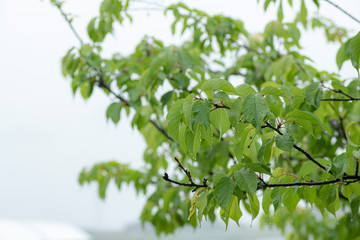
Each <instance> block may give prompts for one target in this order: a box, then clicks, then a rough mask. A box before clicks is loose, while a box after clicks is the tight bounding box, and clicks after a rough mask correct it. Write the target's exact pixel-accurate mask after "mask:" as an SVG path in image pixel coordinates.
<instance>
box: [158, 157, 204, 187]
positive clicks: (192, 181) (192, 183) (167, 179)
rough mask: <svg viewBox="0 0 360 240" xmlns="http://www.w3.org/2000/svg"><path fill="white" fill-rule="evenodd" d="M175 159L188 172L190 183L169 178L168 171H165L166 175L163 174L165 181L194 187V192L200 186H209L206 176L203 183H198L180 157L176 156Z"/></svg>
mask: <svg viewBox="0 0 360 240" xmlns="http://www.w3.org/2000/svg"><path fill="white" fill-rule="evenodd" d="M175 161H176V162H177V163H178V167H179V168H180V169H181V170H182V171H183V172H184V173H185V174H186V176H187V178H188V179H189V182H190V183H182V182H178V181H175V180H172V179H170V178H169V175H168V174H167V173H166V172H165V173H164V176H163V179H164V180H165V181H167V182H171V183H174V184H177V185H180V186H185V187H194V189H193V190H192V191H193V192H195V191H196V190H197V189H198V188H202V187H208V185H207V184H206V182H207V179H206V178H204V179H203V184H196V183H195V182H194V180H193V179H192V177H191V174H190V171H189V170H187V169H185V168H184V166H183V165H182V164H181V163H180V161H179V159H177V158H175Z"/></svg>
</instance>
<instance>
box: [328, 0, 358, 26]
mask: <svg viewBox="0 0 360 240" xmlns="http://www.w3.org/2000/svg"><path fill="white" fill-rule="evenodd" d="M324 1H325V2H328V3H329V4H331V5H333V6H334V7H336V8H337V9H339V10H340V11H342V12H343V13H345V14H346V15H348V16H349V17H350V18H352V19H353V20H354V21H356V22H358V23H360V20H359V19H357V18H356V17H354V16H353V15H351V14H350V13H349V12H347V11H345V10H344V9H343V8H341V7H340V6H339V5H337V4H335V3H333V2H332V1H330V0H324Z"/></svg>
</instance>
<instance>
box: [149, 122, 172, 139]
mask: <svg viewBox="0 0 360 240" xmlns="http://www.w3.org/2000/svg"><path fill="white" fill-rule="evenodd" d="M150 122H151V124H152V125H154V126H155V127H156V129H157V130H159V131H160V132H161V133H162V134H163V135H164V136H165V137H166V138H167V139H169V140H170V141H172V142H173V141H174V139H173V138H172V137H170V135H169V134H168V133H167V132H166V131H165V129H163V128H162V127H160V126H159V125H158V124H157V123H156V122H155V121H154V120H151V119H150Z"/></svg>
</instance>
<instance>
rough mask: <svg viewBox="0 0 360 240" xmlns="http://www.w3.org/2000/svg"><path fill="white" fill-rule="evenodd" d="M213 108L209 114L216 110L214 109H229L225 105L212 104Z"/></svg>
mask: <svg viewBox="0 0 360 240" xmlns="http://www.w3.org/2000/svg"><path fill="white" fill-rule="evenodd" d="M213 106H214V108H212V109H211V110H210V112H212V111H214V110H216V109H218V108H225V109H230V107H228V106H226V105H224V104H222V105H219V104H216V103H215V104H213Z"/></svg>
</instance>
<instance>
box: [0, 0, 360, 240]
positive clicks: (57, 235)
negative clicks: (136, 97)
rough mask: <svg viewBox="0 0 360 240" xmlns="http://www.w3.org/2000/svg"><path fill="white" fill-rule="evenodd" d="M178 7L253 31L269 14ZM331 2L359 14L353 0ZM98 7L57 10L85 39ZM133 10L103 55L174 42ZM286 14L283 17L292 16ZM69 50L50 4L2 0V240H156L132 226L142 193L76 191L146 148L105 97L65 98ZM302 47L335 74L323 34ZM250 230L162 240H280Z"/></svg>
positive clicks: (245, 7) (162, 25) (214, 229)
mask: <svg viewBox="0 0 360 240" xmlns="http://www.w3.org/2000/svg"><path fill="white" fill-rule="evenodd" d="M144 2H145V3H144ZM158 2H159V3H160V4H161V5H169V4H170V3H171V2H174V1H165V0H163V1H158ZM184 2H185V3H186V4H188V5H189V6H191V7H197V8H200V9H202V10H204V11H206V12H209V13H210V14H219V13H221V14H224V15H229V16H232V17H235V18H240V19H241V20H243V21H244V22H245V27H246V28H247V29H248V30H250V31H251V32H253V33H255V32H257V31H262V29H263V28H264V26H265V24H266V23H267V22H268V21H270V20H272V19H274V18H275V17H276V11H275V9H274V8H272V9H271V8H270V10H268V11H267V12H266V13H264V11H263V8H262V5H261V4H259V5H258V4H257V1H255V0H253V1H248V0H231V1H230V0H224V1H215V0H196V1H189V0H188V1H184ZM334 2H336V3H338V4H339V5H340V6H341V7H343V8H344V9H347V10H348V11H349V12H351V13H352V14H353V15H354V16H360V2H359V1H358V0H347V1H334ZM321 3H322V5H323V6H322V8H321V12H320V14H322V15H324V16H326V17H329V18H331V19H333V20H334V21H335V22H337V23H338V24H339V25H340V26H345V27H347V28H350V29H353V30H354V31H355V30H358V26H357V25H356V23H354V22H353V21H351V19H349V18H348V17H346V16H345V15H343V14H342V13H341V12H339V11H338V10H337V9H335V8H334V7H331V6H330V5H328V4H326V2H324V1H322V2H321ZM141 4H143V5H141ZM99 5H100V0H72V1H67V3H66V4H65V10H66V11H67V12H71V13H73V14H75V15H76V16H77V17H76V19H75V21H74V26H75V28H76V29H77V31H78V32H79V33H80V35H81V36H82V38H83V39H87V34H86V26H87V23H88V21H89V20H90V18H91V17H93V16H95V15H96V14H97V13H98V9H99ZM136 6H137V7H136V8H133V10H132V12H131V13H132V16H133V19H134V22H133V23H132V24H130V23H128V22H126V23H125V25H124V26H122V27H121V28H120V27H118V28H117V29H116V30H115V32H116V34H115V35H114V36H113V37H108V38H107V39H106V41H105V49H104V51H105V54H111V53H113V52H115V51H116V52H120V53H121V54H124V55H125V54H129V53H130V52H132V50H133V49H134V46H135V45H136V44H137V43H138V42H139V41H140V39H141V38H142V37H143V36H144V35H145V34H146V35H149V36H156V37H157V38H159V39H161V40H163V41H165V42H166V43H168V44H171V43H179V42H181V38H180V37H179V36H172V35H171V32H170V24H171V19H170V18H168V17H166V16H164V14H163V12H161V11H157V10H146V8H147V6H148V5H147V4H146V1H142V3H141V2H140V3H137V5H136ZM308 6H309V12H311V11H316V9H314V8H313V4H308ZM285 10H286V9H285ZM286 11H287V12H288V13H287V14H285V17H286V18H292V17H293V15H292V12H291V11H290V10H289V9H287V10H286ZM74 45H75V46H78V42H77V39H76V38H75V36H74V35H73V33H72V32H71V30H70V28H69V27H68V25H67V23H66V22H65V21H64V19H63V17H62V16H61V15H60V13H59V12H58V11H57V9H55V8H54V7H52V6H51V5H50V3H49V1H40V0H32V1H29V0H12V1H10V0H1V1H0V56H1V57H0V83H1V85H0V239H4V240H5V239H6V240H7V239H24V240H27V239H155V234H154V233H153V231H152V229H151V227H150V226H146V227H145V229H144V230H141V225H140V224H139V221H138V218H139V215H140V212H141V207H142V205H143V204H144V202H145V197H144V196H141V195H140V196H136V193H135V191H134V190H133V189H132V188H131V187H124V188H122V190H121V191H120V192H119V191H118V190H117V189H116V187H115V184H110V186H109V188H108V191H107V197H106V200H105V201H102V200H100V199H99V197H98V195H97V186H96V185H90V186H85V187H80V186H79V184H78V182H77V178H78V174H79V172H80V171H81V169H82V168H83V167H85V166H91V165H93V164H94V163H97V162H100V161H109V160H116V161H119V162H122V163H130V164H131V166H132V167H134V168H136V167H140V166H141V163H142V160H141V159H142V152H143V150H144V147H145V144H144V140H143V139H142V138H141V137H140V134H138V132H137V131H136V130H132V129H131V127H130V123H129V120H128V119H127V118H126V116H125V115H123V116H122V119H121V121H120V123H119V124H118V126H114V125H113V124H112V123H110V122H107V121H106V118H105V110H106V108H107V106H108V105H109V103H110V100H109V99H108V97H106V96H105V95H104V94H103V93H102V92H101V91H95V93H94V95H93V97H92V98H91V99H89V100H87V101H84V100H83V99H82V98H81V97H80V96H73V95H72V91H71V88H70V82H69V81H68V80H66V79H64V77H63V76H62V75H61V68H60V61H61V58H62V56H63V55H64V54H65V53H66V51H67V50H68V49H69V48H70V47H72V46H74ZM302 45H303V47H304V53H305V54H307V55H308V56H310V57H311V58H312V59H313V60H314V62H315V65H316V66H318V67H319V68H320V69H325V70H329V71H334V72H337V71H338V70H337V67H336V63H335V54H336V51H337V49H338V47H339V46H337V45H335V44H333V45H331V44H325V40H324V38H323V34H322V33H321V32H319V31H310V33H308V34H305V35H303V38H302ZM314 53H316V55H314ZM345 65H346V66H344V67H343V69H342V72H341V74H342V75H343V76H344V77H345V78H346V77H348V76H349V77H350V76H354V75H355V72H354V70H352V68H351V67H350V63H349V62H347V63H346V64H345ZM250 225H251V223H250V219H249V220H246V219H242V221H241V228H240V230H239V229H238V228H235V227H234V226H230V229H229V230H228V231H227V232H226V234H225V235H224V231H225V226H224V225H223V224H221V223H219V225H217V224H215V225H214V226H210V225H206V224H205V226H203V227H202V229H199V230H197V231H196V233H194V231H193V230H192V229H185V230H181V231H179V232H178V233H177V234H176V235H175V236H170V237H168V238H166V239H180V238H181V239H183V238H184V237H186V238H188V239H235V238H236V239H241V237H243V239H246V238H247V237H249V236H252V238H254V239H279V235H280V233H279V232H277V231H271V232H263V233H260V232H259V230H258V229H257V223H256V222H255V223H253V224H252V228H250ZM39 236H41V237H39ZM264 236H265V237H264ZM163 239H165V238H164V237H163Z"/></svg>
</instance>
